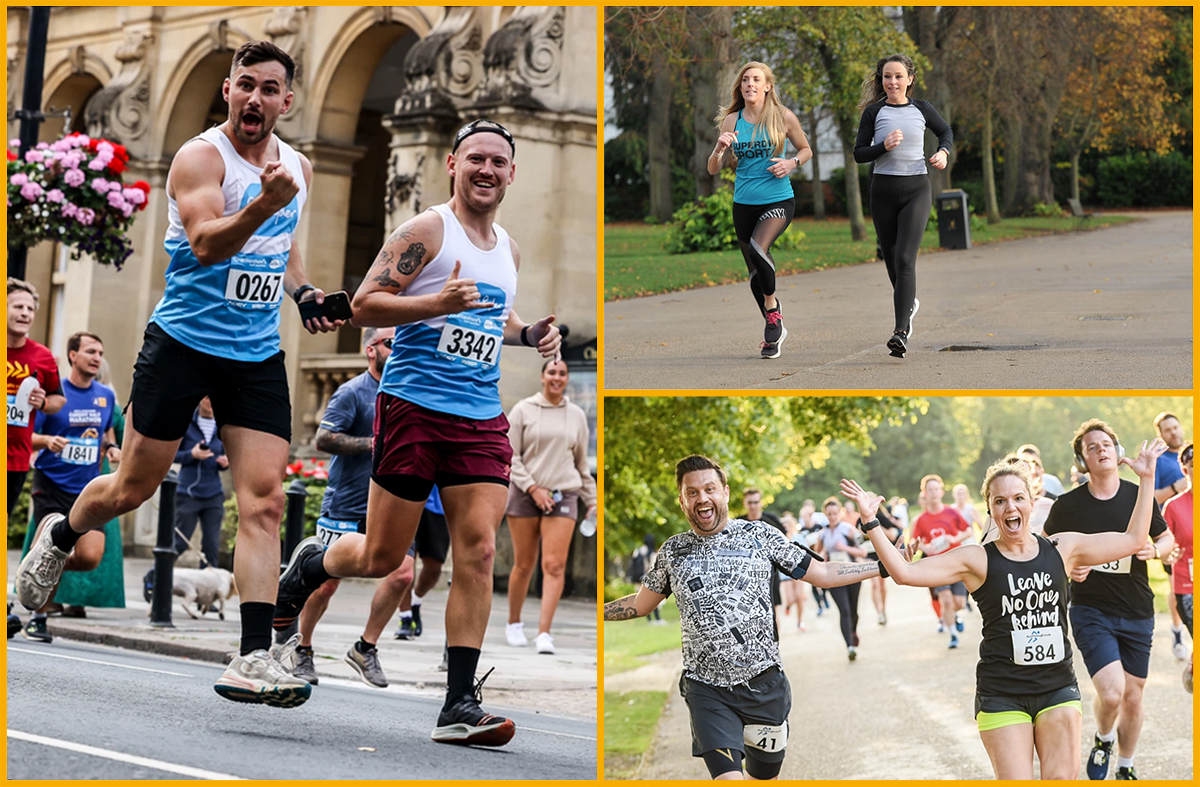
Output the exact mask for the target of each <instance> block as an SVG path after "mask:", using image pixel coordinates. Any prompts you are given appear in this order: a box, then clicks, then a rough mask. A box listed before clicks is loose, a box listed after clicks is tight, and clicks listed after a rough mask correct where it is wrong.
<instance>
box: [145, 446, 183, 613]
mask: <svg viewBox="0 0 1200 787" xmlns="http://www.w3.org/2000/svg"><path fill="white" fill-rule="evenodd" d="M177 486H179V476H178V475H177V474H176V473H175V471H174V470H172V471H171V472H170V473H168V474H167V477H166V478H164V479H163V482H162V485H161V486H160V487H159V488H158V540H157V541H156V542H155V544H154V592H153V595H151V597H150V625H151V626H154V627H155V628H174V627H175V624H174V623H172V622H171V595H172V590H173V588H174V585H175V583H174V580H173V574H174V571H175V488H176V487H177Z"/></svg>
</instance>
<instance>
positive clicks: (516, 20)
mask: <svg viewBox="0 0 1200 787" xmlns="http://www.w3.org/2000/svg"><path fill="white" fill-rule="evenodd" d="M565 26H566V10H565V9H564V8H563V6H524V7H522V8H519V9H517V11H516V13H514V14H513V16H512V18H511V19H509V20H508V22H506V23H505V25H504V26H503V27H501V28H500V29H499V30H497V31H496V32H495V33H493V34H492V36H491V38H489V39H488V42H487V46H486V47H485V48H484V52H483V68H484V82H483V85H482V86H481V87H480V89H479V92H478V94H477V96H476V100H477V102H478V103H483V104H502V103H506V104H513V105H515V106H522V107H526V108H533V109H541V108H544V104H543V102H542V101H541V100H539V99H537V98H536V97H535V96H534V90H535V89H536V88H546V87H550V86H551V85H553V84H555V83H556V82H557V81H558V78H559V75H560V74H561V73H562V61H563V51H562V49H563V34H564V29H565Z"/></svg>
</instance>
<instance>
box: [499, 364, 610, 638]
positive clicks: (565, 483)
mask: <svg viewBox="0 0 1200 787" xmlns="http://www.w3.org/2000/svg"><path fill="white" fill-rule="evenodd" d="M566 389H567V365H566V364H565V363H563V362H562V361H558V362H555V361H554V360H553V359H551V360H549V361H547V362H546V364H545V365H544V366H543V367H542V391H541V393H537V394H534V395H533V396H530V397H529V398H528V399H522V400H521V401H520V402H517V404H516V406H515V407H513V409H512V412H511V413H509V415H508V420H509V423H510V424H511V427H510V429H509V431H508V439H509V441H510V442H512V447H513V458H512V484H511V486H509V490H508V508H507V509H506V511H505V514H506V515H507V516H508V529H509V532H510V533H511V534H512V542H513V568H512V573H511V574H509V577H508V627H507V629H506V631H505V634H506V635H507V638H508V644H509V645H512V646H513V647H524V646H526V645H528V644H529V641H528V640H527V639H526V638H525V632H524V630H523V628H522V626H521V607H522V606H523V605H524V603H525V594H526V593H528V592H529V579H530V577H531V576H532V575H533V566H534V562H535V561H536V560H537V556H538V541H539V539H540V540H541V545H542V612H541V618H540V620H539V622H538V635H537V637H536V638H535V639H534V644H535V645H536V646H537V652H538V653H553V652H554V638H553V637H551V636H550V624H551V622H552V621H553V620H554V611H555V609H557V607H558V600H559V598H560V597H561V596H562V591H563V571H564V569H565V568H566V565H567V552H568V551H569V549H570V547H571V536H572V535H573V534H574V532H575V523H576V522H577V521H578V519H579V513H580V512H581V511H590V510H591V509H593V508H595V507H596V482H595V480H594V479H593V478H592V473H591V468H590V467H589V466H588V455H587V452H588V422H587V415H585V414H584V412H583V410H582V409H581V408H580V407H579V406H578V405H574V404H571V402H570V401H569V400H568V399H567V396H566V393H565V392H566Z"/></svg>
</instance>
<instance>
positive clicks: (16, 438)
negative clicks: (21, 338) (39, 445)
mask: <svg viewBox="0 0 1200 787" xmlns="http://www.w3.org/2000/svg"><path fill="white" fill-rule="evenodd" d="M5 361H6V363H5V366H6V367H8V469H9V470H10V471H14V472H19V473H23V472H26V471H28V470H29V453H30V451H32V450H33V445H32V440H33V424H34V416H35V415H36V413H35V412H34V411H33V409H32V408H30V407H28V406H27V405H28V402H27V395H28V391H29V389H28V387H26V389H25V391H24V392H22V391H21V384H22V383H24V382H25V380H27V379H29V378H33V379H34V380H36V381H37V383H38V385H40V386H41V387H42V389H43V390H44V391H45V392H46V394H47V395H50V394H52V393H62V391H61V390H60V389H61V388H62V383H61V382H60V380H59V378H58V364H57V363H56V362H55V360H54V356H53V355H52V354H51V352H50V351H49V350H48V349H46V347H45V346H44V345H41V344H38V343H37V342H35V341H33V340H32V339H26V340H25V344H24V345H23V346H21V347H17V348H10V349H9V350H8V354H7V356H6V358H5Z"/></svg>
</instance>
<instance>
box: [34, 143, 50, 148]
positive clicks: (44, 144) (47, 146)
mask: <svg viewBox="0 0 1200 787" xmlns="http://www.w3.org/2000/svg"><path fill="white" fill-rule="evenodd" d="M49 147H50V143H49V142H39V143H37V149H38V150H47V149H49Z"/></svg>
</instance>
